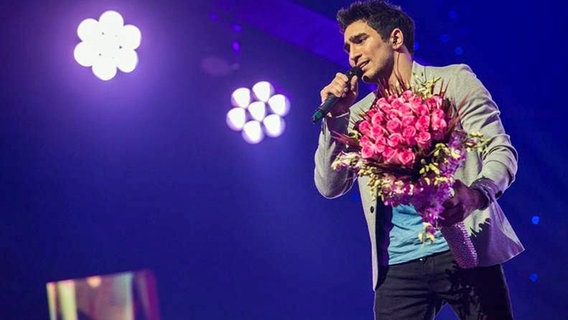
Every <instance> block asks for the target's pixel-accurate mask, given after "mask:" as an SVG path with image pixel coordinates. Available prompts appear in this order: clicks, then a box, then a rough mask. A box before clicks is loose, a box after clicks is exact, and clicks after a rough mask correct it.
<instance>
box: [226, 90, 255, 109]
mask: <svg viewBox="0 0 568 320" xmlns="http://www.w3.org/2000/svg"><path fill="white" fill-rule="evenodd" d="M250 101H251V96H250V89H248V88H239V89H237V90H235V91H233V94H232V95H231V103H232V104H233V106H234V107H241V108H246V107H247V106H248V105H249V104H250Z"/></svg>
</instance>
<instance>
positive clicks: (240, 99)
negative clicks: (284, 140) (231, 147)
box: [227, 81, 290, 144]
mask: <svg viewBox="0 0 568 320" xmlns="http://www.w3.org/2000/svg"><path fill="white" fill-rule="evenodd" d="M231 103H232V105H233V108H232V109H231V110H230V111H229V112H228V113H227V125H228V126H229V128H231V129H233V130H235V131H241V133H242V135H243V138H244V139H245V141H246V142H248V143H251V144H256V143H259V142H261V141H262V140H263V139H264V136H265V135H266V136H269V137H278V136H280V135H281V134H282V133H283V132H284V127H285V122H284V118H283V117H284V116H285V115H286V114H288V111H289V110H290V102H289V100H288V98H287V97H286V96H284V95H282V94H274V87H273V86H272V84H270V83H269V82H267V81H261V82H258V83H257V84H255V85H254V86H253V87H252V90H250V89H248V88H239V89H237V90H235V91H234V92H233V94H232V95H231Z"/></svg>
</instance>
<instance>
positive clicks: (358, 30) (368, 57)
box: [343, 20, 394, 83]
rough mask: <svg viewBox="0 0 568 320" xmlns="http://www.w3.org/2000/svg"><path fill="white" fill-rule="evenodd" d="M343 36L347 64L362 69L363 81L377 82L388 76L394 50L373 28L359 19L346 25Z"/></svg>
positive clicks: (390, 70)
mask: <svg viewBox="0 0 568 320" xmlns="http://www.w3.org/2000/svg"><path fill="white" fill-rule="evenodd" d="M343 37H344V46H345V51H346V52H347V53H348V54H349V64H350V65H351V66H352V67H353V66H358V67H360V68H361V69H362V70H363V81H365V82H375V83H378V82H379V79H381V78H386V79H388V78H389V76H390V73H391V72H392V67H393V62H394V58H393V57H394V54H393V52H394V51H393V48H392V47H391V45H390V43H387V42H386V41H383V39H382V38H381V35H380V34H379V33H378V32H377V31H375V29H373V28H371V27H370V26H369V25H368V24H367V22H365V21H362V20H359V21H355V22H353V23H352V24H350V25H349V26H347V28H346V29H345V32H344V34H343Z"/></svg>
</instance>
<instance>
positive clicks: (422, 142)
mask: <svg viewBox="0 0 568 320" xmlns="http://www.w3.org/2000/svg"><path fill="white" fill-rule="evenodd" d="M431 142H432V136H431V135H430V133H428V132H426V131H420V132H419V133H418V134H417V135H416V143H418V146H419V147H421V148H423V149H426V148H428V147H430V144H431Z"/></svg>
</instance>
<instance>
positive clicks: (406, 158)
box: [397, 149, 416, 167]
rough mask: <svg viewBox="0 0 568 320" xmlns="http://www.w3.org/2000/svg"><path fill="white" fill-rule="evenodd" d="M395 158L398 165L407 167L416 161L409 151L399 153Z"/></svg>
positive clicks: (412, 153)
mask: <svg viewBox="0 0 568 320" xmlns="http://www.w3.org/2000/svg"><path fill="white" fill-rule="evenodd" d="M397 156H398V160H399V161H400V163H402V164H403V165H405V166H409V167H410V166H412V165H413V164H414V160H415V159H416V156H415V155H414V152H412V150H410V149H405V150H404V151H402V152H399V153H398V154H397Z"/></svg>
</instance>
